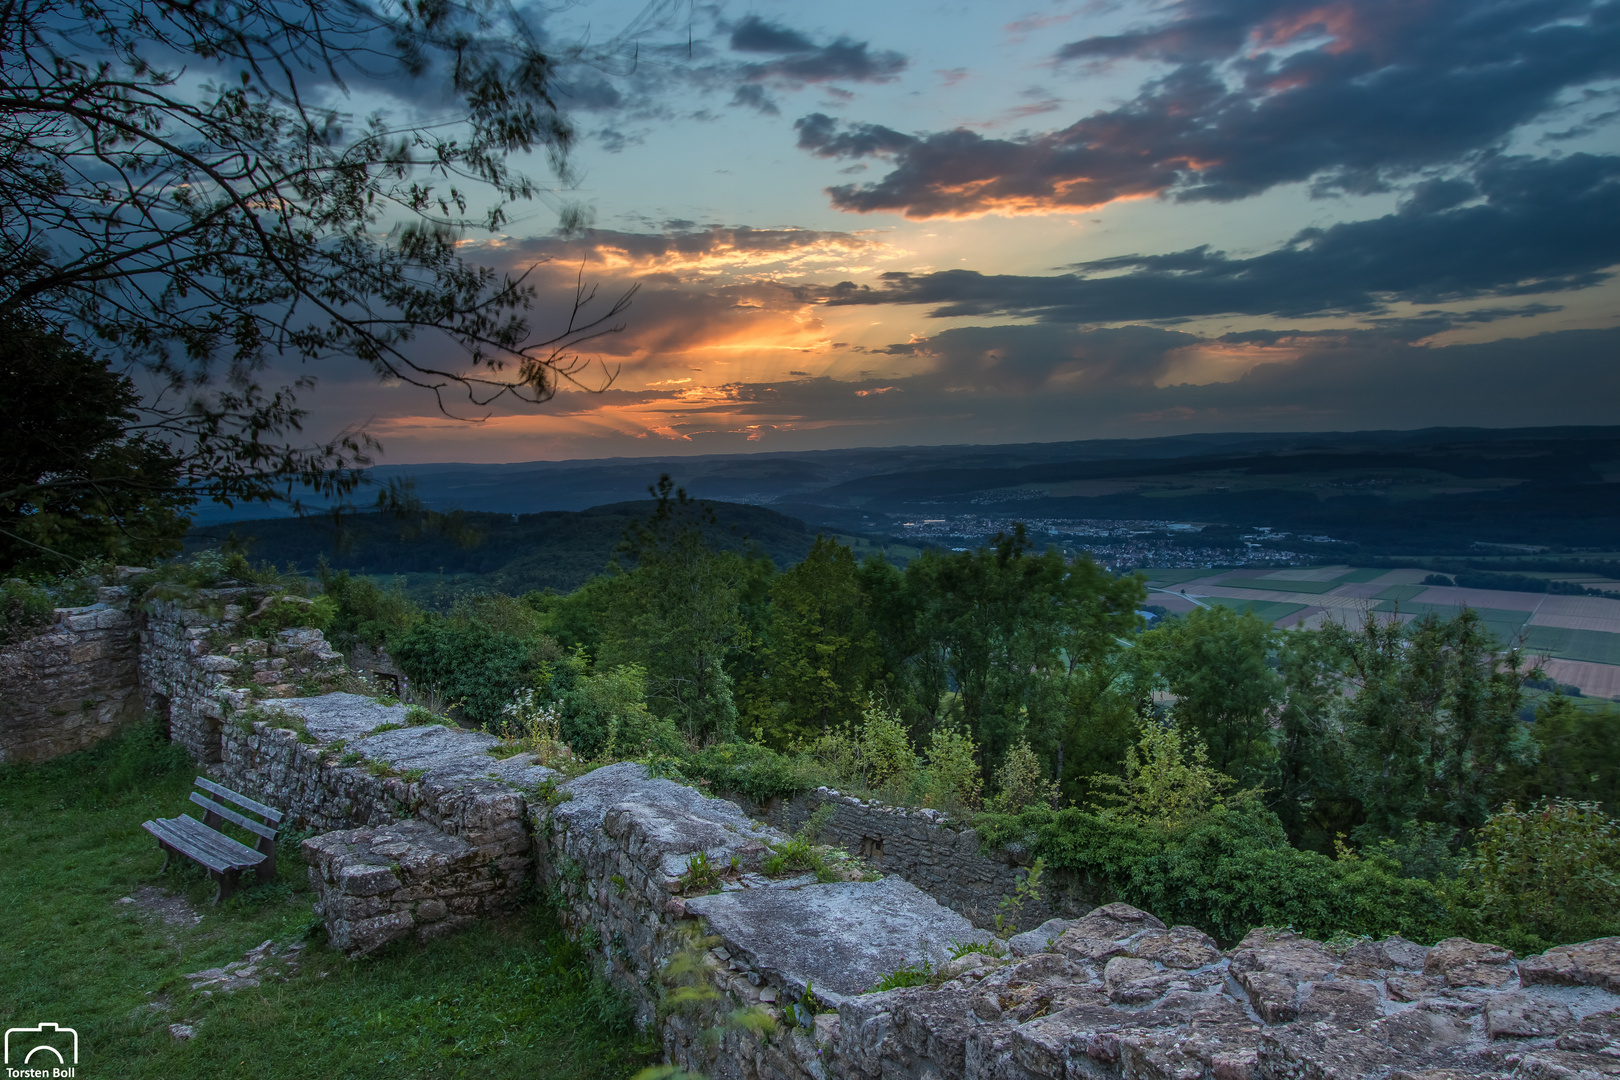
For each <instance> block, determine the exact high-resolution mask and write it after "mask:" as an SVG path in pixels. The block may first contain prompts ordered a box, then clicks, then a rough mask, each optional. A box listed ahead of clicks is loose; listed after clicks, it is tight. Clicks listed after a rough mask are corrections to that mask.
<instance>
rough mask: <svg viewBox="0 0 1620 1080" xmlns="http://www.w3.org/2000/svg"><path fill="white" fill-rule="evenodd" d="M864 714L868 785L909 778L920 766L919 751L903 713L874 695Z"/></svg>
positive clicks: (863, 745) (863, 750)
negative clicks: (913, 741) (918, 762)
mask: <svg viewBox="0 0 1620 1080" xmlns="http://www.w3.org/2000/svg"><path fill="white" fill-rule="evenodd" d="M862 716H863V717H864V719H865V723H863V724H862V725H861V765H862V771H863V772H864V773H865V774H866V782H867V784H868V785H869V786H870V787H872V788H874V789H875V788H882V787H884V786H886V785H888V784H890V783H891V782H893V781H896V780H899V779H902V778H909V775H910V774H911V773H912V772H914V771H915V770H916V768H917V752H916V751H915V750H914V749H913V748H912V746H911V737H910V736H909V735H907V734H906V724H905V721H903V720H901V719H900V714H899V713H898V712H896V711H895V710H893V709H891V708H889V706H888V705H887V704H885V703H884V702H881V701H879V700H878V698H877V697H876V696H875V695H874V696H873V697H872V699H871V700H870V701H869V703H868V704H867V706H866V711H865V712H864V713H863V714H862Z"/></svg>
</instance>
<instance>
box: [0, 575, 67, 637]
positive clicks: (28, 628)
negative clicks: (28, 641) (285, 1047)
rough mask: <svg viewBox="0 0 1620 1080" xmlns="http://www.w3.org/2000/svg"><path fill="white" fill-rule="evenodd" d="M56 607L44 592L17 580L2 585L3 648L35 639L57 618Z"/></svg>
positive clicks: (0, 631) (0, 626) (0, 632)
mask: <svg viewBox="0 0 1620 1080" xmlns="http://www.w3.org/2000/svg"><path fill="white" fill-rule="evenodd" d="M55 608H56V604H55V602H54V601H53V600H52V599H51V597H50V594H49V593H47V592H46V591H45V590H44V589H38V588H35V587H34V586H32V585H30V584H28V583H27V582H26V581H20V580H18V579H16V578H13V579H11V580H10V581H7V582H6V583H5V584H3V585H0V646H5V645H10V644H11V643H12V642H15V641H21V640H23V639H24V638H29V637H33V636H34V635H35V634H37V633H39V632H40V630H41V629H42V628H43V627H46V626H49V625H50V624H51V622H52V621H53V620H54V619H55V618H56V614H55Z"/></svg>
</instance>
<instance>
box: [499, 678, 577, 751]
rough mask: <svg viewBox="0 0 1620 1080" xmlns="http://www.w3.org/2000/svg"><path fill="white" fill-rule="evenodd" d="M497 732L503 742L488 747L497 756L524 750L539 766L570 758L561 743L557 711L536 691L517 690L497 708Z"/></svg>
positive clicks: (560, 729) (566, 749)
mask: <svg viewBox="0 0 1620 1080" xmlns="http://www.w3.org/2000/svg"><path fill="white" fill-rule="evenodd" d="M500 733H501V735H502V737H503V738H504V739H505V740H506V742H505V743H504V744H503V745H501V746H498V747H495V748H494V749H493V750H492V753H495V754H496V756H498V757H510V756H511V755H512V754H517V753H522V752H524V751H528V752H529V753H531V754H533V755H534V756H535V757H536V758H537V759H538V760H539V762H540V764H542V765H551V764H552V763H553V762H555V761H559V760H563V759H567V758H570V757H572V756H573V755H572V754H571V753H570V752H569V748H568V747H567V746H564V745H563V740H562V726H561V724H560V723H559V722H558V720H557V710H556V709H555V708H554V707H553V706H552V705H551V704H550V703H549V702H546V701H543V700H542V699H541V697H540V694H539V692H538V691H535V690H519V691H518V692H517V693H516V694H513V695H512V700H511V701H510V702H508V703H507V704H506V707H505V708H503V709H502V710H501V723H500Z"/></svg>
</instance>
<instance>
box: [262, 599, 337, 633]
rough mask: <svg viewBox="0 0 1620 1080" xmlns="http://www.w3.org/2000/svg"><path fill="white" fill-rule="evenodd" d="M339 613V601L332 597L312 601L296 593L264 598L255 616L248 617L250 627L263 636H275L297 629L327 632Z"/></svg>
mask: <svg viewBox="0 0 1620 1080" xmlns="http://www.w3.org/2000/svg"><path fill="white" fill-rule="evenodd" d="M337 611H338V605H337V601H336V600H334V599H332V597H330V596H317V597H315V599H313V600H311V599H310V598H308V597H306V596H299V595H297V594H296V593H285V592H284V593H279V594H277V595H275V596H267V597H265V599H264V600H263V601H261V602H260V604H259V606H258V608H257V609H256V610H255V611H254V612H253V614H251V615H249V616H248V619H247V623H248V625H249V626H251V627H252V628H253V629H254V631H255V632H257V633H261V634H273V633H275V632H276V631H278V630H290V629H292V628H293V627H295V626H308V627H312V628H313V629H316V630H325V629H326V628H327V627H328V626H331V625H332V619H333V617H334V616H335V615H337Z"/></svg>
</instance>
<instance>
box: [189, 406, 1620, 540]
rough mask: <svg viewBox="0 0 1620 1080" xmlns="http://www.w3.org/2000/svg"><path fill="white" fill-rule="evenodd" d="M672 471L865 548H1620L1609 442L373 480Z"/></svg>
mask: <svg viewBox="0 0 1620 1080" xmlns="http://www.w3.org/2000/svg"><path fill="white" fill-rule="evenodd" d="M666 472H667V473H669V474H670V475H671V476H672V478H673V479H674V480H675V482H676V483H677V484H680V485H682V486H683V487H685V488H686V489H687V490H688V491H689V492H690V493H691V494H692V495H693V496H694V497H697V498H703V499H710V500H716V501H724V502H732V503H748V504H754V505H762V506H770V507H772V508H773V509H776V510H779V511H781V512H782V513H783V514H786V515H788V516H790V517H794V518H798V519H801V520H802V521H803V522H805V523H807V524H808V525H809V526H810V527H811V528H812V529H816V528H820V529H828V530H833V531H838V532H843V533H850V534H859V535H870V536H886V535H895V534H897V533H901V532H903V531H904V530H903V526H904V522H905V520H906V519H908V518H929V519H940V518H952V517H964V518H965V517H970V516H973V515H979V516H983V517H986V518H993V519H995V520H998V521H999V520H1001V519H1007V520H1012V519H1013V518H1014V517H1016V518H1019V519H1022V520H1035V519H1042V520H1049V521H1074V520H1089V519H1123V520H1136V519H1142V520H1158V521H1168V520H1176V521H1187V522H1199V523H1203V524H1206V525H1214V526H1221V527H1226V528H1229V529H1235V530H1242V529H1247V528H1254V527H1260V526H1264V527H1268V528H1272V529H1277V530H1286V531H1290V532H1296V533H1308V534H1312V535H1318V534H1320V535H1327V536H1331V537H1333V538H1334V539H1335V540H1339V541H1343V542H1346V543H1348V544H1351V545H1354V547H1353V548H1349V549H1345V550H1361V551H1363V552H1364V553H1388V552H1441V551H1448V552H1449V551H1456V550H1461V549H1465V548H1467V547H1469V546H1470V545H1471V544H1474V543H1478V542H1483V543H1493V544H1525V545H1533V546H1549V547H1560V548H1583V547H1592V546H1604V545H1608V546H1610V547H1613V546H1616V545H1617V544H1620V540H1617V539H1616V538H1617V537H1620V427H1564V428H1519V429H1482V428H1434V429H1425V430H1420V431H1364V432H1289V433H1278V434H1266V433H1229V434H1202V435H1173V436H1165V437H1161V438H1153V439H1098V440H1083V441H1074V442H1062V443H1019V444H1008V445H1003V446H932V447H917V446H908V447H884V448H868V449H855V450H819V451H805V452H798V453H794V452H764V453H756V454H722V455H701V456H695V457H646V458H609V459H597V460H580V461H558V462H519V463H512V464H500V465H477V464H464V463H453V462H445V463H437V464H429V465H400V466H382V467H378V468H376V469H373V470H372V471H371V475H372V477H373V478H375V479H377V480H379V481H391V480H408V481H410V482H411V483H412V484H413V485H414V488H415V492H416V494H417V496H418V497H419V498H421V499H422V501H423V502H424V503H425V504H426V505H427V506H429V507H431V508H433V509H437V510H452V509H460V510H466V511H478V512H492V513H506V514H514V513H515V514H534V513H541V512H551V511H563V510H586V509H588V508H591V507H601V506H604V505H606V504H614V503H619V502H623V501H626V500H634V499H637V498H644V497H645V494H646V490H647V486H648V485H649V484H651V483H653V482H654V481H656V479H657V478H658V476H659V475H660V474H662V473H666ZM254 512H256V511H255V510H253V509H252V508H243V509H239V510H238V511H236V513H235V516H237V517H240V516H243V515H244V514H245V513H254ZM257 512H261V513H262V511H257ZM225 518H226V515H223V514H217V513H204V514H203V515H200V518H199V520H200V522H201V523H204V524H210V525H211V524H213V523H216V522H218V521H220V520H224V519H225Z"/></svg>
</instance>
